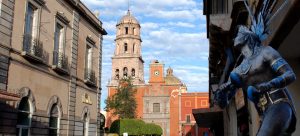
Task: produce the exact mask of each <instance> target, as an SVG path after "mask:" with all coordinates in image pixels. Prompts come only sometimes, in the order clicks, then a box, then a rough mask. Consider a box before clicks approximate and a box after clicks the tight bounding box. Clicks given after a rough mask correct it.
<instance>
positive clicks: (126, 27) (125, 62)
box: [110, 10, 145, 86]
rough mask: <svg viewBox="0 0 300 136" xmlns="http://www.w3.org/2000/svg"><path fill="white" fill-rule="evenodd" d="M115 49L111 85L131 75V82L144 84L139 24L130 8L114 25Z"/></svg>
mask: <svg viewBox="0 0 300 136" xmlns="http://www.w3.org/2000/svg"><path fill="white" fill-rule="evenodd" d="M116 28H117V31H116V39H115V51H114V55H113V57H112V75H111V81H110V85H111V86H116V85H117V83H118V80H119V79H121V78H124V77H131V78H132V79H133V84H134V85H137V84H144V83H145V81H144V61H143V59H142V53H141V42H142V40H141V36H140V29H141V26H140V24H139V22H138V20H137V19H136V18H135V17H134V16H132V15H131V13H130V10H128V12H127V14H126V15H125V16H123V17H122V18H121V19H120V20H119V22H118V23H117V25H116Z"/></svg>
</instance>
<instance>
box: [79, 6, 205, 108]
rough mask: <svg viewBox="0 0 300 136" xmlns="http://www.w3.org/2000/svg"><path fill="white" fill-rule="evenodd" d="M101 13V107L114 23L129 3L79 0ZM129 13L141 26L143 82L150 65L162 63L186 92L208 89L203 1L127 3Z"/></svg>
mask: <svg viewBox="0 0 300 136" xmlns="http://www.w3.org/2000/svg"><path fill="white" fill-rule="evenodd" d="M81 1H82V2H83V3H85V4H86V5H87V7H89V8H91V11H96V10H97V11H100V18H101V21H102V22H103V27H104V28H105V29H106V30H107V31H108V33H109V35H107V36H104V41H103V55H102V58H103V61H102V62H103V63H102V66H103V68H102V97H101V99H102V100H101V108H102V109H103V108H104V100H105V99H106V98H107V88H106V85H107V83H108V81H109V80H110V78H111V57H112V56H113V53H114V48H115V43H114V39H115V32H116V28H115V27H116V26H115V25H116V23H117V21H118V20H119V19H120V18H121V17H122V16H124V15H125V14H126V12H127V9H128V5H127V2H128V0H81ZM130 3H131V4H130V10H131V11H132V12H131V13H132V14H133V15H134V16H135V17H136V18H137V19H138V20H139V22H140V23H141V27H142V29H141V33H142V35H141V36H142V40H143V43H142V47H143V48H142V55H143V59H144V61H145V64H144V67H145V69H144V72H145V79H146V80H147V79H148V78H149V63H150V61H151V60H153V59H157V60H159V61H163V62H164V63H165V67H166V68H165V69H167V67H169V66H171V67H172V68H173V69H174V74H175V75H176V76H177V77H178V78H180V79H181V80H182V82H184V83H185V84H186V85H187V87H188V91H189V92H195V91H207V90H208V67H207V66H208V62H207V60H208V40H207V38H206V32H205V29H206V24H205V23H206V22H205V19H206V18H205V16H203V13H202V12H203V11H202V8H201V7H202V6H201V5H202V0H130Z"/></svg>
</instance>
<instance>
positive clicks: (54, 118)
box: [49, 104, 60, 136]
mask: <svg viewBox="0 0 300 136" xmlns="http://www.w3.org/2000/svg"><path fill="white" fill-rule="evenodd" d="M59 112H60V111H59V109H58V106H57V104H53V106H52V107H51V111H50V118H49V135H50V136H57V135H59V124H60V117H59V115H60V114H59Z"/></svg>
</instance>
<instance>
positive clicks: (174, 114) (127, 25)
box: [106, 11, 209, 136]
mask: <svg viewBox="0 0 300 136" xmlns="http://www.w3.org/2000/svg"><path fill="white" fill-rule="evenodd" d="M116 27H117V32H116V39H115V42H116V45H115V52H114V54H113V57H112V76H111V77H112V78H111V81H110V82H109V84H108V86H107V87H108V97H110V96H113V95H114V94H115V93H116V89H117V86H118V80H119V79H121V78H124V77H132V78H133V85H134V86H135V88H136V89H137V93H136V96H135V97H136V101H137V109H136V114H137V118H139V119H142V120H144V121H145V122H149V123H156V124H158V125H160V126H161V128H162V129H163V135H164V136H179V135H195V134H203V132H204V131H207V129H201V128H198V127H197V125H196V122H195V120H194V118H193V116H191V114H192V109H193V108H204V107H208V105H209V102H208V94H207V93H187V87H186V86H185V84H184V83H182V82H181V81H180V79H178V78H177V77H176V76H175V75H174V74H173V69H171V68H168V69H167V70H165V67H164V63H162V62H159V61H158V60H154V61H152V62H151V63H150V64H149V65H150V66H149V67H150V69H149V70H150V71H149V74H150V75H149V82H148V83H145V80H144V61H143V59H142V52H141V48H142V46H141V42H142V40H141V37H140V29H141V27H140V24H139V22H138V21H137V19H136V18H135V17H134V16H133V15H132V14H131V13H130V11H128V12H127V14H126V15H125V16H123V17H122V18H121V19H120V21H119V22H118V24H117V25H116ZM165 71H166V73H165ZM116 119H117V117H116V116H113V115H112V114H111V113H110V112H108V113H107V116H106V127H110V125H111V123H112V122H113V121H114V120H116Z"/></svg>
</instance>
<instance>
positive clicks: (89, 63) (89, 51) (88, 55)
mask: <svg viewBox="0 0 300 136" xmlns="http://www.w3.org/2000/svg"><path fill="white" fill-rule="evenodd" d="M92 53H93V52H92V46H91V45H90V44H89V43H88V44H87V45H86V52H85V67H86V69H87V71H91V70H92Z"/></svg>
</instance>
